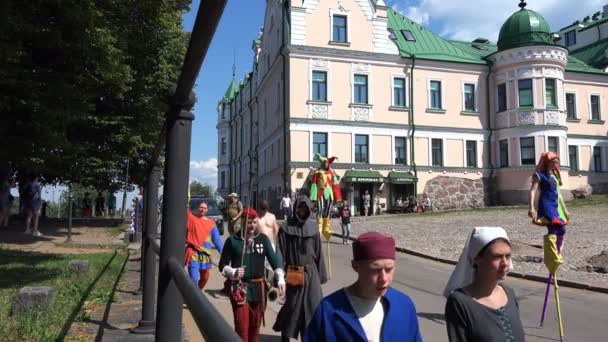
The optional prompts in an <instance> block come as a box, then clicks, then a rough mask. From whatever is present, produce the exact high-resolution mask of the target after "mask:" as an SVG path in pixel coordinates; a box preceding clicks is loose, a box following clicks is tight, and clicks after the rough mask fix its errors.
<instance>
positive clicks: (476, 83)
mask: <svg viewBox="0 0 608 342" xmlns="http://www.w3.org/2000/svg"><path fill="white" fill-rule="evenodd" d="M466 84H472V85H473V91H474V92H475V109H474V113H479V86H478V82H477V81H468V80H463V81H462V82H461V83H460V87H461V88H460V89H461V93H462V111H463V112H469V113H473V112H471V111H470V110H467V109H466V105H465V103H466V101H465V92H464V90H465V85H466ZM429 86H430V84H429ZM442 96H443V93H442ZM442 104H443V103H442Z"/></svg>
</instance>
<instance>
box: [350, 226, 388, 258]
mask: <svg viewBox="0 0 608 342" xmlns="http://www.w3.org/2000/svg"><path fill="white" fill-rule="evenodd" d="M353 258H354V260H355V261H359V260H374V259H393V260H395V239H393V238H392V237H390V236H386V235H382V234H380V233H376V232H367V233H364V234H361V235H359V237H358V238H357V239H356V240H355V242H353Z"/></svg>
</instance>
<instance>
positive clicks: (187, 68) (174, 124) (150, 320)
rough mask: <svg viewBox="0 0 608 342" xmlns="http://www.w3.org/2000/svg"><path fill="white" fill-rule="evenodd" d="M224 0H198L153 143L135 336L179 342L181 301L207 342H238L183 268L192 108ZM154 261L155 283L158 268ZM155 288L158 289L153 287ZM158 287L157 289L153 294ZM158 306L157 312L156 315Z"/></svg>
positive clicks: (146, 196)
mask: <svg viewBox="0 0 608 342" xmlns="http://www.w3.org/2000/svg"><path fill="white" fill-rule="evenodd" d="M225 5H226V0H203V1H201V4H200V7H199V9H198V13H197V16H196V21H195V23H194V28H193V30H192V35H191V38H190V43H189V46H188V51H187V53H186V57H185V60H184V64H183V66H182V71H181V74H180V77H179V80H178V82H177V85H176V86H175V88H174V89H172V90H171V94H170V98H169V100H170V106H171V107H170V109H169V111H168V113H167V119H166V122H165V125H164V127H163V130H162V133H161V136H160V138H159V141H158V143H157V144H156V147H155V150H154V153H153V156H152V159H151V162H150V165H149V169H148V172H147V174H146V182H145V185H146V188H145V191H144V228H143V236H142V259H141V269H142V277H141V279H142V286H141V288H142V289H143V308H142V319H141V321H140V322H139V325H138V327H137V328H135V329H133V330H132V332H133V333H139V334H155V335H156V336H155V339H156V341H172V342H173V341H179V340H181V339H182V306H183V303H184V300H185V302H186V304H187V305H188V308H189V309H190V311H191V312H192V315H193V317H194V320H195V322H196V324H197V325H198V327H199V329H200V331H201V333H202V335H203V337H204V338H205V339H206V340H208V341H239V340H240V339H239V337H238V336H237V335H236V333H235V332H234V329H233V328H232V327H231V326H230V325H229V324H228V323H227V322H226V321H225V320H224V319H223V318H222V316H221V315H220V314H219V312H218V311H217V310H216V309H215V308H214V307H213V305H212V304H211V302H209V300H208V299H207V298H206V297H205V296H204V295H203V294H202V293H201V290H200V289H199V288H198V287H197V286H196V285H195V284H194V283H193V282H192V280H190V277H189V276H188V274H187V273H186V271H185V270H184V267H183V261H184V246H185V242H186V206H187V203H186V202H187V200H186V199H187V198H188V179H189V172H190V171H189V170H190V142H191V141H190V140H191V135H192V120H194V115H193V114H192V112H191V109H192V107H193V105H194V102H195V98H194V94H193V93H192V88H193V86H194V81H195V80H196V77H197V76H198V73H199V70H200V68H201V65H202V63H203V60H204V58H205V55H206V53H207V49H208V48H209V45H210V43H211V39H212V37H213V34H214V32H215V29H216V28H217V25H218V23H219V20H220V18H221V16H222V13H223V11H224V7H225ZM163 150H164V152H165V170H164V180H165V182H164V192H163V202H162V203H163V207H162V234H161V243H160V245H159V244H158V242H157V241H156V239H157V234H158V232H157V229H158V228H157V227H158V188H159V185H160V155H161V153H162V152H163ZM157 256H159V260H158V271H159V276H158V284H157V283H156V267H157ZM157 285H158V288H157ZM157 289H158V291H157ZM155 308H156V311H155Z"/></svg>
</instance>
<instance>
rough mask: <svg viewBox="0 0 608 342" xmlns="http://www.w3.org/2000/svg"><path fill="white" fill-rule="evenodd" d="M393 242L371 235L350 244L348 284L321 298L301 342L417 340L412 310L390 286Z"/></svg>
mask: <svg viewBox="0 0 608 342" xmlns="http://www.w3.org/2000/svg"><path fill="white" fill-rule="evenodd" d="M395 256H396V254H395V240H394V239H393V238H392V237H388V236H384V235H382V234H380V233H376V232H367V233H364V234H362V235H360V236H359V237H358V238H357V239H356V240H355V242H353V261H352V267H353V269H354V270H355V272H356V273H357V280H356V281H355V283H354V284H352V285H350V286H348V287H345V288H343V289H340V290H338V291H336V292H334V293H332V294H331V295H329V296H327V297H325V298H324V299H323V300H322V301H321V303H320V304H319V306H318V307H317V309H316V311H315V314H314V316H313V318H312V320H311V322H310V323H309V325H308V327H307V328H306V330H305V332H304V342H322V341H361V342H368V341H374V342H376V341H378V342H379V341H404V342H422V337H421V336H420V328H419V326H418V318H417V316H416V307H415V306H414V303H413V302H412V300H411V299H410V297H408V296H407V295H406V294H405V293H402V292H400V291H398V290H395V289H393V288H391V287H390V285H391V282H392V281H393V277H394V275H395V266H396V265H395Z"/></svg>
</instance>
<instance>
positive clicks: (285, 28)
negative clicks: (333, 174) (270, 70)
mask: <svg viewBox="0 0 608 342" xmlns="http://www.w3.org/2000/svg"><path fill="white" fill-rule="evenodd" d="M290 6H291V1H289V0H287V1H284V2H283V25H282V27H281V34H282V36H281V50H280V53H281V56H282V57H283V192H285V191H287V189H289V190H290V192H291V187H290V184H289V183H290V181H291V180H290V179H288V176H290V175H291V172H290V170H289V168H290V166H289V163H288V161H289V160H290V152H291V151H290V149H291V138H290V137H289V136H288V134H289V127H287V125H288V124H289V120H288V118H289V113H288V110H289V76H288V71H289V70H288V68H287V67H288V66H287V61H288V59H287V57H288V52H287V49H288V45H289V44H288V42H287V39H288V38H289V35H290V33H289V32H290V25H291V23H290V17H289V8H290Z"/></svg>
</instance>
